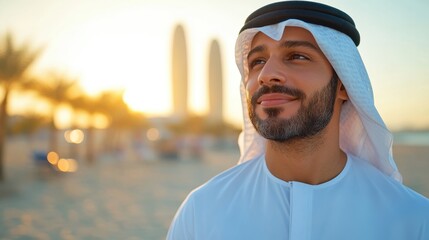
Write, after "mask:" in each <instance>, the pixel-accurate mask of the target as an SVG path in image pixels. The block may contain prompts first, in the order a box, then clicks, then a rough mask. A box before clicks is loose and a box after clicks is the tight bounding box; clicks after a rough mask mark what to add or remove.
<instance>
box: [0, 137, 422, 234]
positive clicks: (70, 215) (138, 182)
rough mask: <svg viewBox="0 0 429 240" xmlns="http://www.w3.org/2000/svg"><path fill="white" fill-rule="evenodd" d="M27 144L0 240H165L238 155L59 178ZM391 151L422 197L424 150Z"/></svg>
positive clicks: (2, 193)
mask: <svg viewBox="0 0 429 240" xmlns="http://www.w3.org/2000/svg"><path fill="white" fill-rule="evenodd" d="M31 146H33V145H31V144H29V143H28V141H26V140H25V139H23V138H18V139H15V140H12V141H9V142H8V145H7V146H6V147H7V148H6V154H7V157H6V162H5V173H6V179H5V181H4V182H2V183H0V239H148V240H152V239H153V240H157V239H165V236H166V233H167V229H168V227H169V224H170V222H171V220H172V218H173V216H174V214H175V212H176V211H177V208H178V207H179V206H180V204H181V202H182V201H183V200H184V199H185V198H186V195H187V194H188V193H189V192H190V191H191V190H192V189H194V188H196V187H198V186H199V185H201V184H202V183H204V182H205V181H207V180H208V179H210V178H211V177H213V176H215V175H216V174H218V173H220V172H221V171H223V170H225V169H227V168H229V167H231V166H234V165H235V164H236V162H237V160H238V157H239V152H238V148H237V147H236V146H234V145H233V144H232V145H231V144H230V145H229V146H228V147H217V148H211V149H205V150H204V151H202V154H201V155H200V156H199V157H198V158H186V156H185V157H182V158H180V159H168V158H167V159H151V160H150V161H149V160H141V159H136V158H133V157H130V156H129V155H127V154H126V153H121V152H118V153H116V154H108V155H103V156H101V157H99V158H98V159H97V162H96V163H95V164H86V163H84V162H79V168H78V169H77V171H76V172H70V173H62V172H58V171H54V170H53V169H52V168H49V167H48V166H46V165H43V166H41V165H40V164H36V163H35V162H34V160H33V159H32V157H31V156H32V155H31V154H32V147H31ZM393 153H394V157H395V160H396V162H397V165H398V167H399V169H400V171H401V173H402V175H403V179H404V183H405V184H406V185H408V186H410V187H411V188H413V189H415V190H416V191H418V192H420V193H422V194H423V195H425V196H429V175H428V174H427V172H428V170H429V147H428V146H409V145H395V146H394V149H393Z"/></svg>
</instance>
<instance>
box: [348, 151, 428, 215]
mask: <svg viewBox="0 0 429 240" xmlns="http://www.w3.org/2000/svg"><path fill="white" fill-rule="evenodd" d="M351 158H352V164H353V167H352V169H353V170H352V171H351V175H352V176H353V177H354V178H355V181H354V182H356V183H357V184H358V187H359V188H361V189H368V191H370V192H372V194H371V195H372V196H373V198H378V199H379V200H380V201H383V205H384V206H386V208H389V207H391V208H394V209H395V210H396V212H397V213H398V214H401V215H410V214H411V215H412V216H413V217H414V218H415V217H417V218H418V217H419V216H421V219H422V220H423V219H426V220H425V221H429V217H428V216H429V199H428V198H426V197H425V196H423V195H421V194H420V193H418V192H416V191H415V190H413V189H411V188H410V187H408V186H406V185H404V184H403V183H401V182H398V181H397V180H395V179H393V178H392V177H390V176H388V175H386V174H384V173H382V172H381V171H380V170H379V169H377V168H376V167H375V166H373V165H372V164H370V163H369V162H368V161H365V160H362V159H359V158H357V157H353V156H352V157H351Z"/></svg>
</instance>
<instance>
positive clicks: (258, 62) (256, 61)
mask: <svg viewBox="0 0 429 240" xmlns="http://www.w3.org/2000/svg"><path fill="white" fill-rule="evenodd" d="M264 63H265V60H262V59H255V60H253V61H251V62H250V69H252V68H254V67H256V66H257V65H262V64H264Z"/></svg>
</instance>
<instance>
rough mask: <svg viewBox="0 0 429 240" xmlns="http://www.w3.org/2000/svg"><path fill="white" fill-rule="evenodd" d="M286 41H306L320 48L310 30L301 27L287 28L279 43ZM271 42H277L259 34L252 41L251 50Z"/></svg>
mask: <svg viewBox="0 0 429 240" xmlns="http://www.w3.org/2000/svg"><path fill="white" fill-rule="evenodd" d="M284 41H305V42H309V43H311V44H313V45H314V46H316V47H319V46H318V45H317V43H316V40H315V39H314V37H313V35H312V34H311V33H310V32H309V31H308V30H306V29H304V28H300V27H285V29H284V31H283V35H282V37H281V39H280V40H279V42H284ZM271 42H275V40H274V39H272V38H270V37H268V36H267V35H265V34H264V33H262V32H258V33H257V34H256V35H255V37H254V38H253V40H252V44H251V48H253V47H255V46H258V45H264V44H268V43H271Z"/></svg>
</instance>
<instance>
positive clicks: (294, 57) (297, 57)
mask: <svg viewBox="0 0 429 240" xmlns="http://www.w3.org/2000/svg"><path fill="white" fill-rule="evenodd" d="M289 60H309V58H308V57H306V56H304V55H302V54H291V55H290V56H289Z"/></svg>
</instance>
